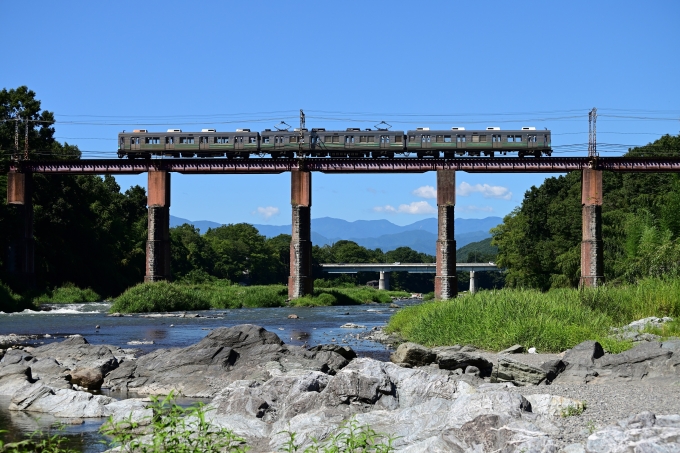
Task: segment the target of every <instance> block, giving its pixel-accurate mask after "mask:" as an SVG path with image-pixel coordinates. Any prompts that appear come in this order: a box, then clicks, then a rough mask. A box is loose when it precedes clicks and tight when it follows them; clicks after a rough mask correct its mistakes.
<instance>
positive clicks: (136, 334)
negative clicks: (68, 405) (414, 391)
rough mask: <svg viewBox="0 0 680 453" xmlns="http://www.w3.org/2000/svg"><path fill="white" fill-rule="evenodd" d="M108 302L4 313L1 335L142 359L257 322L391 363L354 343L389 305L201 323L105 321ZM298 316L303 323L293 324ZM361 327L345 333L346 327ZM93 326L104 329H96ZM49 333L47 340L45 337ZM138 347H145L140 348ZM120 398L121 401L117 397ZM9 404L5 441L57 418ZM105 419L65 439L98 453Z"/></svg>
mask: <svg viewBox="0 0 680 453" xmlns="http://www.w3.org/2000/svg"><path fill="white" fill-rule="evenodd" d="M419 302H420V301H417V300H402V301H398V302H397V304H398V305H399V306H407V305H413V304H417V303H419ZM110 306H111V305H110V304H109V303H105V302H101V303H89V304H66V305H47V306H45V308H48V309H50V311H24V312H22V313H13V314H5V313H1V312H0V335H9V334H12V333H13V334H16V335H38V338H36V339H32V340H29V341H27V342H26V343H27V344H31V345H36V346H38V345H40V344H47V343H49V342H52V341H61V340H62V339H63V338H64V337H66V336H68V335H74V334H80V335H82V336H84V337H85V338H86V339H87V341H88V342H90V343H91V344H110V345H114V346H120V347H122V348H135V349H138V350H140V351H141V353H144V352H149V351H152V350H154V349H158V348H170V347H185V346H188V345H190V344H194V343H197V342H198V341H200V340H201V339H202V338H203V337H205V336H206V335H207V334H208V332H209V331H210V330H212V329H215V328H217V327H223V326H226V327H229V326H234V325H237V324H256V325H259V326H262V327H264V328H265V329H267V330H269V331H271V332H274V333H276V334H277V335H278V336H279V337H280V338H281V340H283V341H284V342H285V343H287V344H293V345H304V344H306V345H308V346H314V345H317V344H325V343H336V344H340V345H348V346H351V347H352V348H353V349H354V350H355V351H356V352H357V354H358V355H359V356H360V357H367V356H368V357H373V358H376V359H379V360H387V358H388V357H389V353H390V351H389V350H388V349H387V348H386V347H385V346H384V345H382V344H379V343H375V342H372V341H367V340H363V339H357V338H356V336H357V334H359V333H361V332H365V331H367V330H371V329H372V328H373V327H376V326H383V325H385V323H386V322H387V320H388V319H389V317H390V316H391V315H392V314H393V313H394V312H395V311H396V309H394V308H389V306H388V305H385V304H381V305H353V306H338V307H313V308H301V307H295V308H288V307H286V308H242V309H235V310H207V311H196V312H186V313H187V314H189V315H192V314H198V315H199V317H195V318H192V317H182V318H179V317H160V316H157V315H151V316H145V315H133V316H123V317H110V316H107V313H108V310H109V308H110ZM290 314H295V315H297V316H298V317H299V318H298V319H289V318H288V315H290ZM346 323H354V324H358V325H360V326H363V327H361V328H358V329H347V328H341V327H340V326H342V325H343V324H346ZM96 326H99V328H97V327H96ZM46 334H48V335H49V337H45V335H46ZM140 343H141V344H140ZM112 396H116V395H112ZM8 405H9V399H8V398H4V399H3V398H2V397H0V430H6V431H7V433H5V434H3V435H0V438H4V439H5V440H17V439H18V438H19V437H20V436H22V435H25V433H29V432H33V431H36V430H37V429H45V428H46V427H49V426H50V425H51V424H53V423H54V422H55V421H56V422H58V421H59V419H54V418H52V417H48V416H41V417H35V416H32V415H30V414H25V413H10V412H9V411H8V410H7V407H8ZM102 422H103V420H100V419H91V420H86V421H85V423H84V424H81V425H75V426H68V427H67V428H66V430H65V433H66V434H67V435H68V436H69V437H70V439H71V442H72V443H71V446H72V448H75V449H77V450H79V451H83V452H88V453H89V452H100V451H104V450H105V447H104V446H103V445H101V444H98V442H99V441H100V440H102V438H101V436H100V435H99V434H98V433H97V430H98V428H99V426H100V425H101V423H102Z"/></svg>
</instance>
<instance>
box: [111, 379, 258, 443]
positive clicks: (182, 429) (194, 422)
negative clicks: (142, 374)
mask: <svg viewBox="0 0 680 453" xmlns="http://www.w3.org/2000/svg"><path fill="white" fill-rule="evenodd" d="M149 408H150V409H151V410H152V412H153V416H151V417H149V418H147V419H146V420H143V421H144V422H150V425H149V426H148V427H145V426H143V425H142V423H140V422H137V421H135V420H133V414H130V415H129V416H128V418H126V419H125V420H123V421H120V422H115V421H114V420H113V417H109V419H108V421H107V422H106V423H105V424H104V425H103V426H102V427H101V432H102V433H103V434H105V435H107V436H109V437H111V439H112V444H113V445H112V446H120V448H121V450H122V451H125V452H129V453H133V452H134V453H136V452H141V453H162V452H173V453H217V452H225V451H226V452H235V453H241V452H246V451H248V447H247V446H245V439H243V438H241V437H238V436H237V435H235V434H234V433H233V432H232V431H230V430H228V429H226V428H218V427H216V426H214V425H213V424H211V423H210V422H209V421H208V420H206V417H205V415H206V412H207V410H206V409H205V407H204V405H203V404H202V403H198V404H196V405H194V406H191V407H188V408H183V407H181V406H179V405H177V404H175V403H174V394H173V393H172V392H171V393H170V394H169V395H168V396H166V397H165V398H163V399H160V398H157V397H156V398H152V403H151V405H150V406H149ZM140 428H141V429H144V428H146V429H145V432H146V433H147V435H143V434H142V435H140V434H139V430H140Z"/></svg>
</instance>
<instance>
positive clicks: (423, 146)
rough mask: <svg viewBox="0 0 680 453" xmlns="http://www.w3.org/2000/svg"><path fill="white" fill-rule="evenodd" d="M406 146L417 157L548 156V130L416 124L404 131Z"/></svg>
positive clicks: (549, 152) (549, 149)
mask: <svg viewBox="0 0 680 453" xmlns="http://www.w3.org/2000/svg"><path fill="white" fill-rule="evenodd" d="M406 149H407V151H408V152H409V153H415V154H416V156H417V157H418V158H423V157H440V156H441V155H443V157H444V158H446V159H450V158H453V157H455V156H488V157H494V156H495V155H496V154H502V155H507V154H508V152H512V153H517V156H518V157H525V156H529V155H531V156H534V157H541V156H542V155H545V156H550V154H551V152H552V149H551V144H550V131H548V130H545V131H537V130H536V128H535V127H523V128H522V129H520V130H501V129H500V128H499V127H487V128H486V129H482V130H466V129H465V128H464V127H452V128H451V129H444V130H430V128H427V127H419V128H417V129H416V130H410V131H407V132H406Z"/></svg>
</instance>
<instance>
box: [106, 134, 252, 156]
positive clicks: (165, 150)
mask: <svg viewBox="0 0 680 453" xmlns="http://www.w3.org/2000/svg"><path fill="white" fill-rule="evenodd" d="M259 143H260V134H259V133H257V132H251V131H250V129H237V130H236V132H218V131H216V130H215V129H201V132H184V131H182V130H181V129H168V130H167V131H166V132H149V131H148V130H146V129H135V130H134V131H132V132H122V133H120V134H118V157H120V158H122V157H126V156H127V157H128V158H129V159H135V158H144V159H149V158H151V156H168V157H194V156H196V157H223V156H225V155H226V156H227V157H228V158H234V157H236V158H241V159H247V158H248V157H250V155H251V154H257V153H259Z"/></svg>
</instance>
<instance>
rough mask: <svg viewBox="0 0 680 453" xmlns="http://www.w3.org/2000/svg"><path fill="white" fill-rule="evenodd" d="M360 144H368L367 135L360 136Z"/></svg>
mask: <svg viewBox="0 0 680 453" xmlns="http://www.w3.org/2000/svg"><path fill="white" fill-rule="evenodd" d="M359 143H368V137H366V136H365V135H360V136H359Z"/></svg>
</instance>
